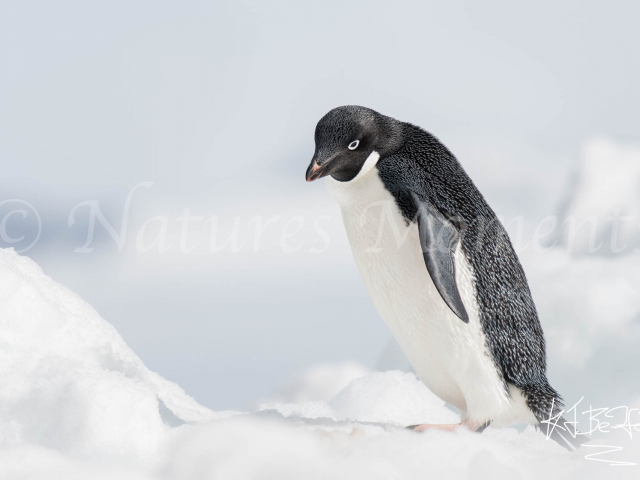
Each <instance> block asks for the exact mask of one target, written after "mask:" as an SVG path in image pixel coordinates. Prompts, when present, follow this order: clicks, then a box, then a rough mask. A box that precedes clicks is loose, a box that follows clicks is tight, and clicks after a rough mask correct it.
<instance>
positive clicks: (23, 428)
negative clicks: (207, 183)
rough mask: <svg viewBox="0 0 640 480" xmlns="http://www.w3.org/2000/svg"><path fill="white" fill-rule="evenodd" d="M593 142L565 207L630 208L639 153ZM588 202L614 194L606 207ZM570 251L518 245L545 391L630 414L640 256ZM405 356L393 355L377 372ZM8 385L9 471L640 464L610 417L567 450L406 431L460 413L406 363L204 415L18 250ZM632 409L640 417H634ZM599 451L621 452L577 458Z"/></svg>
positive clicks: (8, 271) (512, 437)
mask: <svg viewBox="0 0 640 480" xmlns="http://www.w3.org/2000/svg"><path fill="white" fill-rule="evenodd" d="M616 149H618V150H616ZM620 149H622V150H620ZM585 152H586V153H585V157H584V158H585V160H584V162H583V163H582V164H581V170H580V175H579V176H578V177H579V178H580V181H579V182H578V183H577V189H576V190H574V193H573V196H572V197H571V200H570V201H569V203H568V207H567V212H569V213H570V214H571V215H575V216H576V217H581V218H583V217H585V216H588V215H591V214H592V212H595V214H597V215H599V216H600V217H602V218H604V217H605V216H606V215H609V211H610V210H611V209H616V208H620V209H622V210H624V213H625V214H629V215H635V214H637V213H638V212H636V211H635V210H633V208H635V207H634V205H636V206H637V204H636V203H634V202H636V200H637V199H636V197H634V195H635V193H634V192H636V191H637V189H636V190H634V188H635V187H634V186H635V185H636V183H634V182H636V181H637V180H638V178H639V177H638V175H637V174H638V173H639V172H638V171H636V170H637V169H636V167H635V166H634V165H633V163H634V162H636V161H638V158H637V157H636V155H637V153H638V152H636V151H635V150H633V149H628V148H627V149H624V148H623V147H619V146H615V145H614V144H610V143H607V142H600V143H597V142H596V143H592V144H590V146H588V147H587V149H586V150H585ZM612 152H613V153H612ZM614 154H615V155H614ZM611 155H613V156H614V157H615V158H616V160H615V161H616V162H618V165H619V168H620V169H621V170H620V171H622V172H624V175H622V176H621V179H620V181H622V180H624V182H623V183H620V184H619V185H620V187H619V189H618V191H617V192H615V195H613V194H612V191H613V190H612V189H613V187H611V184H610V183H608V182H609V180H606V179H605V178H604V177H603V174H602V172H601V170H602V169H604V167H603V165H604V164H605V163H606V162H607V161H608V160H607V159H608V158H609V157H610V156H611ZM638 164H640V162H638ZM607 171H608V170H607ZM634 179H635V180H634ZM616 181H617V180H616ZM607 185H608V186H607ZM610 187H611V188H610ZM602 192H604V193H602ZM607 192H609V193H607ZM601 193H602V195H600V194H601ZM598 195H600V196H598ZM594 196H595V197H597V198H600V199H601V201H602V202H604V201H605V200H607V201H608V202H609V203H607V204H606V205H602V204H599V205H600V206H602V208H601V210H598V211H597V212H596V211H595V210H593V208H594V204H591V203H590V200H589V199H590V198H592V197H594ZM625 235H626V234H625ZM625 238H626V240H629V241H631V237H625ZM626 240H625V241H626ZM576 244H577V245H578V243H576ZM583 246H584V245H583ZM575 253H576V252H567V251H566V249H564V248H561V247H560V246H559V247H556V248H553V249H550V250H548V251H545V252H540V251H532V250H528V251H525V252H522V254H521V259H522V261H523V265H524V267H525V271H526V272H527V276H528V279H529V282H530V285H531V288H532V292H533V295H534V298H535V300H536V302H537V305H538V308H539V311H540V317H541V320H542V323H543V327H544V329H545V333H546V336H547V344H548V348H549V368H550V372H551V374H552V376H553V382H552V383H554V385H556V386H557V388H559V389H560V390H561V392H562V393H563V395H564V396H565V398H566V399H568V400H571V401H575V400H578V399H579V398H580V396H582V395H587V396H590V397H589V401H590V403H589V404H593V405H594V406H602V407H615V406H619V405H627V406H630V407H636V408H638V407H640V383H639V382H640V380H639V379H638V376H637V375H636V376H635V377H634V376H631V377H629V375H628V374H627V373H625V372H622V373H620V374H619V373H618V371H617V366H618V365H622V364H625V365H637V364H638V361H639V360H640V353H638V348H637V345H638V342H640V323H639V322H638V319H640V297H639V296H638V295H637V286H638V285H640V255H636V254H632V253H631V254H627V255H617V256H609V257H603V256H593V255H590V256H576V255H575ZM626 253H629V252H626ZM396 357H398V355H397V352H394V351H388V352H385V358H384V359H383V361H382V362H381V364H382V365H384V364H385V363H386V364H390V363H394V362H395V363H398V361H399V360H398V358H399V357H398V358H396ZM575 372H581V374H580V375H576V374H575ZM0 378H1V379H2V388H0V479H16V478H21V479H22V478H24V479H51V478H64V479H86V478H91V479H119V480H120V479H125V480H126V479H131V480H141V479H147V480H152V479H165V480H166V479H169V480H170V479H180V480H183V479H185V480H189V479H228V478H233V479H269V478H278V479H287V478H291V479H316V478H317V479H320V478H323V479H324V478H332V479H343V478H344V479H353V478H368V479H413V478H438V479H439V478H445V479H458V478H460V479H489V478H491V479H509V480H511V479H517V478H519V479H529V478H531V479H533V478H535V479H539V478H551V479H554V478H558V479H566V478H569V479H571V478H574V479H597V478H621V479H624V478H638V472H639V471H640V470H638V469H640V465H617V466H612V465H611V464H610V463H611V461H617V462H623V463H624V462H630V463H638V464H640V440H639V439H638V436H640V429H638V428H635V429H634V428H630V429H628V430H629V431H627V430H625V429H623V428H615V427H616V425H615V424H614V421H613V420H612V419H609V420H610V421H611V422H612V425H609V426H608V427H603V428H601V431H596V432H595V433H593V434H592V435H591V436H592V441H591V442H590V444H589V445H587V446H584V447H582V448H581V449H580V450H579V451H577V452H572V453H569V452H567V451H565V450H564V449H562V448H561V447H560V446H558V445H557V444H555V443H553V442H552V441H547V440H546V438H545V436H544V435H543V434H542V433H541V432H539V431H536V430H535V429H534V428H532V427H526V428H524V427H522V426H520V427H517V428H502V429H498V428H492V427H489V428H487V429H486V430H485V431H484V432H482V433H480V434H478V433H471V432H469V431H466V430H464V429H460V430H457V431H455V432H444V431H438V430H431V431H427V432H423V433H415V432H412V431H409V430H407V429H405V428H404V427H405V426H407V425H412V424H417V423H456V422H458V421H459V417H458V414H457V413H456V412H454V411H453V410H452V409H450V408H449V407H448V406H447V405H445V403H444V402H443V401H442V400H440V399H439V398H437V397H436V396H435V395H434V394H433V393H431V392H430V391H429V390H428V389H427V388H426V387H425V386H424V384H422V383H421V382H420V381H419V380H418V379H417V378H416V376H415V375H414V374H413V373H411V372H402V371H397V370H396V371H393V370H392V371H385V372H371V371H369V370H368V369H366V368H364V367H363V366H361V365H359V364H358V363H356V362H353V361H350V362H343V363H333V364H320V365H315V366H313V367H311V368H309V369H307V370H305V371H301V372H298V373H297V374H296V375H294V376H293V377H291V378H290V379H289V380H287V381H286V382H284V384H283V385H282V386H281V387H280V388H278V389H276V390H275V391H274V392H273V393H272V395H270V396H269V397H267V398H264V399H262V402H261V403H260V404H258V405H257V407H256V408H255V409H252V411H250V412H231V411H226V412H214V411H211V410H209V409H207V408H205V407H203V406H201V405H199V404H198V403H197V402H196V401H195V400H194V399H192V398H191V397H189V396H188V395H186V394H185V392H184V391H183V390H182V389H181V388H180V387H179V386H178V385H176V384H174V383H172V382H169V381H167V380H165V379H164V378H162V377H160V376H159V375H158V374H156V373H153V372H151V371H150V370H149V369H148V368H147V367H145V365H144V364H143V362H142V361H141V359H140V358H139V357H138V356H137V355H136V354H135V353H134V352H133V351H131V349H130V348H129V347H128V346H127V345H126V344H125V342H124V340H123V339H122V337H121V336H120V335H119V334H118V332H117V331H116V330H115V329H114V328H113V327H112V326H111V325H110V324H109V323H108V322H106V321H105V320H104V319H102V318H101V317H100V316H99V315H98V313H97V312H96V311H95V310H94V309H93V308H92V307H91V306H90V305H89V304H87V303H86V302H85V301H83V300H82V299H81V298H80V297H79V296H77V295H75V294H74V293H73V292H71V291H70V290H68V289H67V288H65V287H64V286H62V285H59V284H58V283H56V282H55V281H53V280H52V279H51V278H49V277H48V276H46V275H45V274H44V273H43V272H42V270H41V269H40V267H39V266H38V265H37V264H36V263H34V262H33V261H32V260H30V259H29V258H27V257H22V256H19V255H18V254H16V253H15V252H14V251H13V250H11V249H6V250H0ZM586 408H587V404H585V408H584V409H582V410H585V409H586ZM582 410H581V411H582ZM630 419H631V423H638V424H640V414H639V413H638V411H636V412H635V414H632V415H631V416H630ZM604 446H612V447H613V446H615V447H622V450H619V451H616V452H610V453H607V454H603V455H600V456H598V455H596V456H593V457H591V458H585V457H587V456H588V455H589V454H597V453H598V452H601V451H603V450H606V448H605V447H604ZM604 459H607V460H608V461H603V460H604ZM612 469H613V470H612Z"/></svg>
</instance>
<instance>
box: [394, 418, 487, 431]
mask: <svg viewBox="0 0 640 480" xmlns="http://www.w3.org/2000/svg"><path fill="white" fill-rule="evenodd" d="M460 427H465V428H468V429H469V430H471V431H472V432H482V431H483V430H484V429H485V428H486V427H487V425H486V424H485V425H476V424H475V423H472V422H469V421H467V420H463V421H462V422H461V423H425V424H422V425H409V426H408V427H406V428H408V429H409V430H413V431H414V432H423V431H425V430H432V429H437V430H446V431H449V432H452V431H454V430H456V429H458V428H460Z"/></svg>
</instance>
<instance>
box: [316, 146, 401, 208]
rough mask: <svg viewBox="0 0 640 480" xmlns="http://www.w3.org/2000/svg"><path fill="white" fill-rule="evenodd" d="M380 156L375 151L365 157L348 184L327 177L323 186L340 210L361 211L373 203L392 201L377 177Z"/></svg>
mask: <svg viewBox="0 0 640 480" xmlns="http://www.w3.org/2000/svg"><path fill="white" fill-rule="evenodd" d="M379 160H380V154H379V153H378V152H376V151H375V150H374V151H373V152H371V154H370V155H369V156H368V157H367V159H366V161H365V162H364V164H363V165H362V168H361V169H360V171H359V172H358V174H357V175H356V176H355V177H354V178H353V179H352V180H350V181H348V182H340V181H338V180H336V179H334V178H333V177H331V176H329V177H327V178H326V180H325V186H326V188H327V190H328V191H329V194H330V195H331V196H332V197H333V198H334V199H335V200H336V202H338V204H339V205H340V207H341V208H347V209H356V210H363V209H366V208H367V207H368V206H370V205H371V204H373V203H375V202H380V201H387V200H390V199H392V197H391V194H390V193H389V191H388V190H387V189H386V188H385V186H384V184H383V183H382V180H380V176H379V175H378V168H377V166H376V165H377V163H378V161H379Z"/></svg>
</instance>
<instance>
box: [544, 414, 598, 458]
mask: <svg viewBox="0 0 640 480" xmlns="http://www.w3.org/2000/svg"><path fill="white" fill-rule="evenodd" d="M544 422H545V423H544V424H542V425H540V426H539V428H540V429H541V430H542V433H544V434H545V435H546V437H547V439H549V438H550V439H551V440H553V441H555V442H556V443H558V444H559V445H560V446H562V447H564V448H566V449H567V450H569V451H570V452H573V451H575V450H577V449H578V448H580V447H581V446H582V444H583V443H585V442H587V441H589V437H588V436H587V435H585V434H584V433H580V432H579V431H578V430H577V429H576V426H575V422H569V421H567V420H565V418H564V417H559V418H558V419H557V420H556V419H553V420H550V421H548V420H545V421H544ZM547 422H548V423H547Z"/></svg>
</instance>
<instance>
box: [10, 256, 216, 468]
mask: <svg viewBox="0 0 640 480" xmlns="http://www.w3.org/2000/svg"><path fill="white" fill-rule="evenodd" d="M0 378H2V385H3V387H2V388H1V389H0V442H1V443H2V444H3V445H12V444H17V443H28V444H32V445H40V446H43V447H50V448H55V449H56V450H59V451H62V452H73V453H83V454H96V453H105V452H108V453H116V454H126V455H133V456H137V457H145V456H150V455H152V454H154V453H155V452H156V450H157V449H158V447H159V446H160V444H161V443H162V442H163V441H164V440H165V439H166V436H167V432H168V429H169V426H168V424H172V423H173V424H176V423H184V422H193V421H203V420H207V419H211V418H215V416H216V414H214V413H213V412H212V411H210V410H208V409H206V408H204V407H202V406H200V405H199V404H198V403H196V402H195V401H194V400H193V399H192V398H190V397H188V396H187V395H186V394H185V393H184V392H183V391H182V389H181V388H180V387H178V386H177V385H175V384H173V383H171V382H168V381H167V380H165V379H163V378H162V377H160V376H159V375H157V374H155V373H152V372H150V371H149V370H148V369H147V368H146V367H145V366H144V365H143V363H142V361H141V360H140V358H138V357H137V356H136V355H135V354H134V353H133V352H132V351H131V350H130V349H129V348H128V347H127V345H126V344H125V343H124V341H123V340H122V337H120V335H119V334H118V332H116V330H115V329H114V328H113V327H112V326H111V325H110V324H108V323H107V322H105V321H104V320H103V319H102V318H100V316H99V315H98V314H97V312H96V311H95V310H94V309H93V308H92V307H91V306H90V305H88V304H87V303H86V302H84V301H83V300H82V299H81V298H80V297H78V296H77V295H75V294H74V293H72V292H70V291H69V290H68V289H66V288H65V287H63V286H61V285H59V284H57V283H56V282H54V281H53V280H51V279H50V278H49V277H47V276H46V275H45V274H44V273H43V272H42V270H41V269H40V267H38V265H36V264H35V263H34V262H33V261H31V260H30V259H28V258H27V257H21V256H19V255H18V254H16V253H15V252H14V251H13V250H10V249H3V250H0Z"/></svg>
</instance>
